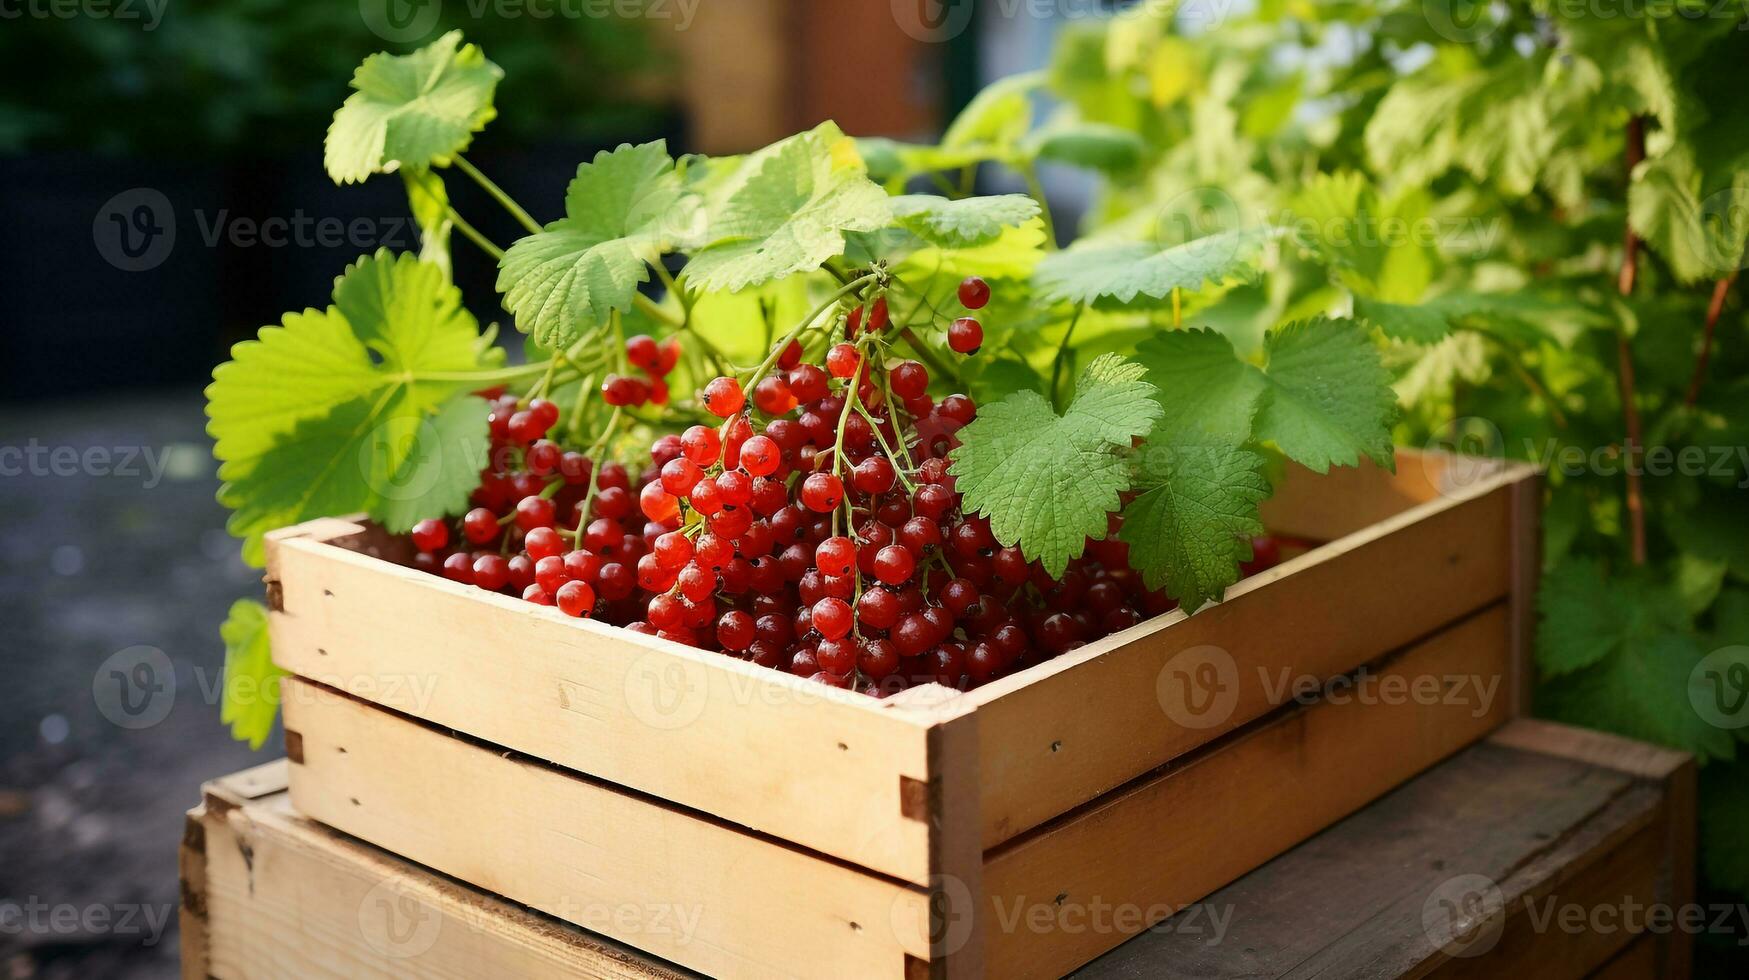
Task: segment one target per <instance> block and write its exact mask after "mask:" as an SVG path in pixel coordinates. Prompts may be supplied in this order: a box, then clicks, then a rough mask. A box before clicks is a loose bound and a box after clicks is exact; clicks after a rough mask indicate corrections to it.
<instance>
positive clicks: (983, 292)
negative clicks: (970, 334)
mask: <svg viewBox="0 0 1749 980" xmlns="http://www.w3.org/2000/svg"><path fill="white" fill-rule="evenodd" d="M989 304H990V284H989V283H987V282H985V281H984V280H983V279H980V278H979V277H977V276H968V277H967V278H966V279H965V281H964V282H961V283H960V305H961V306H964V307H965V308H966V309H968V310H981V309H983V308H984V307H986V306H988V305H989Z"/></svg>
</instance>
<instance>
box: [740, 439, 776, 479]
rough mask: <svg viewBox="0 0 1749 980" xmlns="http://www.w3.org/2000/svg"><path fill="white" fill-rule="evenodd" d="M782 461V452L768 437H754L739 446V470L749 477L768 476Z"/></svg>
mask: <svg viewBox="0 0 1749 980" xmlns="http://www.w3.org/2000/svg"><path fill="white" fill-rule="evenodd" d="M782 461H783V450H782V449H780V448H778V445H777V443H776V442H774V441H773V440H772V439H771V438H770V437H769V436H754V437H753V438H751V439H749V440H747V441H746V442H744V443H742V444H741V468H742V469H744V470H746V471H747V472H748V474H749V475H751V476H770V475H771V474H773V473H775V472H777V466H778V464H779V463H781V462H782Z"/></svg>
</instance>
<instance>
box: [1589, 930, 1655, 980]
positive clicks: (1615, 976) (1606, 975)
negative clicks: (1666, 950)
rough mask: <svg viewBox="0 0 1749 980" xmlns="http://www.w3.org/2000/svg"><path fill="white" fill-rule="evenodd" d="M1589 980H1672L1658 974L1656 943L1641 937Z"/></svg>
mask: <svg viewBox="0 0 1749 980" xmlns="http://www.w3.org/2000/svg"><path fill="white" fill-rule="evenodd" d="M1591 980H1672V978H1671V977H1666V976H1664V975H1663V974H1660V973H1659V972H1658V941H1657V940H1656V939H1654V938H1653V937H1651V936H1641V937H1640V938H1638V939H1636V940H1634V941H1633V942H1632V943H1629V944H1628V948H1627V949H1624V950H1622V951H1621V952H1620V953H1617V954H1616V957H1615V959H1613V960H1610V961H1609V962H1608V963H1606V964H1604V965H1603V966H1602V967H1601V968H1600V969H1598V971H1597V972H1596V973H1593V974H1591Z"/></svg>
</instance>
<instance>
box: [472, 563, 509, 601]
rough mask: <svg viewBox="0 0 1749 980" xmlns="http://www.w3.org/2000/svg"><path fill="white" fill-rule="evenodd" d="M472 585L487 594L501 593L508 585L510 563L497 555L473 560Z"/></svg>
mask: <svg viewBox="0 0 1749 980" xmlns="http://www.w3.org/2000/svg"><path fill="white" fill-rule="evenodd" d="M474 584H475V585H477V586H479V587H480V588H482V589H485V590H486V591H487V592H498V591H501V590H502V589H503V588H504V587H505V586H506V585H509V584H510V563H509V562H507V561H505V560H504V559H503V558H502V557H501V556H499V555H481V556H480V557H478V558H476V559H474Z"/></svg>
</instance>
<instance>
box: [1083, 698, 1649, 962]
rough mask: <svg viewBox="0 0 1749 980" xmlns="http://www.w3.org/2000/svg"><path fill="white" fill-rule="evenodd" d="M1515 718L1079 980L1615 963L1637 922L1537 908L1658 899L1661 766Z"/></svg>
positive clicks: (1122, 950)
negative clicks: (1599, 755) (1469, 914)
mask: <svg viewBox="0 0 1749 980" xmlns="http://www.w3.org/2000/svg"><path fill="white" fill-rule="evenodd" d="M1504 732H1505V733H1506V734H1504V735H1502V734H1496V735H1495V736H1494V737H1491V738H1490V739H1488V740H1486V741H1484V742H1483V743H1481V744H1479V745H1477V746H1474V747H1472V748H1471V749H1469V750H1468V751H1466V752H1464V753H1462V754H1461V755H1459V756H1458V757H1456V758H1454V759H1452V760H1451V761H1450V762H1447V763H1446V764H1444V765H1442V766H1440V767H1438V768H1437V769H1434V770H1433V771H1431V772H1429V773H1427V774H1425V775H1423V776H1421V777H1420V778H1418V779H1416V780H1415V781H1413V782H1411V783H1409V784H1408V785H1406V786H1405V787H1403V788H1402V789H1400V790H1398V791H1397V792H1395V793H1392V794H1391V795H1389V796H1387V797H1385V798H1384V799H1382V800H1380V801H1379V802H1378V803H1376V804H1374V805H1373V806H1371V807H1368V808H1367V809H1365V810H1363V811H1362V812H1360V813H1358V814H1356V815H1355V816H1353V817H1351V818H1349V819H1348V820H1346V821H1344V822H1343V823H1341V824H1338V825H1337V826H1335V827H1333V828H1331V829H1330V830H1329V831H1327V832H1325V833H1323V834H1320V835H1318V836H1317V837H1315V838H1313V839H1312V840H1310V841H1308V842H1306V843H1305V844H1303V845H1301V846H1299V847H1297V848H1295V849H1294V850H1292V851H1291V852H1289V853H1287V854H1285V855H1283V856H1282V857H1281V858H1279V859H1277V860H1275V861H1273V862H1271V863H1270V864H1268V865H1265V866H1264V867H1262V868H1260V869H1258V870H1257V871H1254V872H1252V873H1251V874H1248V875H1246V876H1245V877H1244V878H1243V879H1241V880H1239V881H1237V882H1235V883H1234V884H1233V885H1231V886H1229V887H1227V888H1224V889H1222V890H1221V891H1219V892H1217V893H1215V894H1213V895H1211V896H1209V897H1208V898H1206V899H1204V900H1202V901H1201V902H1198V903H1197V905H1196V906H1195V907H1194V910H1193V911H1190V912H1187V913H1184V914H1181V915H1179V916H1177V917H1175V918H1174V919H1171V920H1168V921H1167V922H1165V923H1162V924H1161V926H1160V927H1159V928H1158V929H1157V930H1156V931H1154V932H1151V933H1149V934H1148V935H1146V936H1143V937H1140V938H1138V939H1136V940H1135V941H1133V942H1131V943H1128V944H1126V945H1124V946H1123V947H1121V948H1119V949H1117V950H1115V951H1113V952H1112V953H1110V954H1108V955H1106V956H1103V957H1101V958H1100V959H1098V960H1097V961H1095V962H1094V963H1092V964H1089V965H1088V966H1087V967H1086V968H1084V969H1082V970H1080V971H1077V973H1076V974H1075V976H1076V978H1077V980H1141V978H1143V977H1152V976H1156V975H1158V971H1159V970H1160V968H1161V966H1162V964H1171V974H1172V975H1175V976H1194V977H1200V978H1205V980H1240V978H1257V977H1284V978H1300V980H1311V978H1331V977H1425V976H1433V977H1441V978H1452V977H1500V976H1524V977H1538V978H1547V980H1567V978H1572V980H1577V978H1579V977H1584V976H1587V975H1588V974H1590V973H1591V972H1592V971H1593V970H1594V969H1600V968H1604V967H1605V966H1607V965H1608V964H1609V962H1610V961H1611V960H1612V959H1614V958H1616V957H1617V956H1618V954H1619V952H1620V951H1621V950H1622V949H1623V948H1624V947H1626V946H1628V945H1630V944H1631V943H1633V942H1634V940H1635V936H1634V935H1633V934H1632V933H1630V932H1627V931H1612V930H1608V929H1606V930H1603V931H1585V930H1582V931H1579V932H1566V931H1562V930H1560V929H1555V928H1550V927H1546V926H1542V925H1541V920H1540V919H1538V918H1537V917H1536V916H1546V915H1547V914H1548V903H1551V902H1552V903H1554V904H1555V905H1556V906H1557V907H1558V906H1567V905H1572V906H1577V907H1580V908H1584V909H1587V910H1589V909H1591V908H1596V907H1614V906H1619V905H1621V904H1622V903H1623V902H1624V901H1635V902H1639V903H1640V904H1642V905H1644V904H1646V903H1647V902H1648V901H1649V900H1650V899H1651V897H1652V895H1653V891H1654V889H1655V887H1656V882H1657V880H1658V878H1659V876H1660V874H1661V870H1660V869H1661V866H1662V864H1663V863H1664V861H1666V860H1668V859H1669V857H1670V855H1666V854H1665V853H1664V851H1663V847H1664V839H1663V837H1662V836H1661V835H1662V831H1661V826H1660V825H1661V822H1662V819H1663V816H1664V814H1665V812H1666V810H1667V808H1668V806H1669V803H1670V801H1669V798H1668V797H1667V796H1666V795H1665V794H1664V791H1663V785H1662V783H1660V782H1658V781H1656V780H1648V779H1646V778H1643V777H1642V776H1640V775H1637V774H1633V773H1629V772H1625V771H1622V770H1620V769H1616V768H1610V767H1606V766H1603V765H1598V764H1596V763H1594V762H1592V761H1590V760H1586V759H1581V758H1575V757H1573V756H1570V755H1567V754H1565V753H1564V752H1563V751H1562V749H1561V746H1560V743H1561V742H1562V741H1565V740H1567V739H1568V738H1569V736H1570V735H1572V736H1573V737H1577V738H1579V739H1585V738H1588V736H1587V734H1586V733H1575V730H1570V729H1562V728H1561V727H1560V726H1548V725H1542V724H1540V723H1538V724H1535V725H1532V724H1526V723H1522V722H1521V723H1516V724H1514V725H1512V726H1509V727H1508V728H1507V729H1505V730H1504ZM1540 748H1548V749H1550V750H1551V751H1550V752H1543V751H1540ZM1654 751H1660V752H1661V751H1662V750H1654ZM1489 885H1492V886H1493V888H1492V889H1490V888H1489V887H1488V886H1489ZM1472 900H1474V904H1475V907H1477V908H1478V909H1480V910H1482V911H1481V913H1480V914H1478V915H1476V919H1477V920H1478V922H1479V923H1480V924H1479V925H1478V926H1477V927H1476V928H1475V929H1474V931H1473V932H1472V933H1469V935H1471V936H1472V937H1474V942H1473V943H1472V944H1471V945H1469V946H1467V947H1464V948H1461V949H1456V950H1452V949H1447V950H1442V949H1441V948H1439V943H1440V942H1441V941H1443V940H1445V939H1446V938H1448V937H1449V934H1450V929H1451V927H1450V926H1449V924H1448V923H1447V920H1445V919H1444V918H1443V916H1446V915H1449V914H1451V910H1452V909H1453V908H1454V907H1455V908H1458V909H1467V908H1469V907H1470V906H1471V905H1472ZM1533 909H1534V911H1535V913H1536V916H1533V915H1532V914H1531V911H1532V910H1533ZM1217 920H1219V922H1218V925H1217ZM1454 952H1456V953H1462V954H1463V955H1452V953H1454ZM1655 953H1656V951H1655V950H1654V951H1653V954H1654V955H1655ZM1641 955H1643V954H1641ZM1643 975H1654V974H1643ZM1655 975H1660V976H1662V975H1664V974H1655ZM1682 975H1684V974H1670V976H1682Z"/></svg>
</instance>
